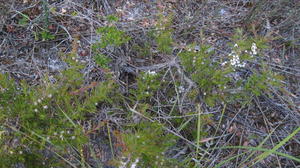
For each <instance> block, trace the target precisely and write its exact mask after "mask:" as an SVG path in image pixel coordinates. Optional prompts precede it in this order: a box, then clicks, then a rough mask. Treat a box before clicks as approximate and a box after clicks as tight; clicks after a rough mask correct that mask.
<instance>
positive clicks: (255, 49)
mask: <svg viewBox="0 0 300 168" xmlns="http://www.w3.org/2000/svg"><path fill="white" fill-rule="evenodd" d="M251 51H252V53H250V54H251V55H257V46H256V44H255V43H252V46H251Z"/></svg>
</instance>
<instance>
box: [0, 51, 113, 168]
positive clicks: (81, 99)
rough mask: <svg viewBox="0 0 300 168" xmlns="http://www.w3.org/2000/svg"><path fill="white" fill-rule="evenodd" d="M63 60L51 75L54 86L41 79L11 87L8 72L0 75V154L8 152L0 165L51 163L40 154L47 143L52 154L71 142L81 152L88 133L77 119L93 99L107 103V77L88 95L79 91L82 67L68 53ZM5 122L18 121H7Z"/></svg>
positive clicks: (93, 103) (62, 151)
mask: <svg viewBox="0 0 300 168" xmlns="http://www.w3.org/2000/svg"><path fill="white" fill-rule="evenodd" d="M65 61H66V62H67V63H68V64H69V65H72V66H70V68H68V69H66V70H64V71H63V72H62V75H61V76H57V82H56V83H55V84H50V82H49V81H48V80H47V78H45V79H44V84H41V85H39V86H29V85H27V84H26V82H21V83H19V84H18V85H17V84H16V82H15V81H14V80H12V79H10V78H9V77H8V75H6V74H1V75H0V88H1V91H0V107H1V108H0V123H1V125H3V129H2V130H1V139H0V145H1V148H0V149H1V150H2V151H1V153H2V154H4V153H5V155H9V156H3V157H6V158H7V160H1V161H0V165H13V164H14V163H17V162H20V163H24V164H25V165H31V167H32V166H33V167H39V165H41V164H42V163H43V162H45V163H46V165H47V166H50V165H53V163H52V162H51V163H50V162H49V159H48V158H47V157H46V156H43V153H42V150H44V149H48V147H50V146H51V147H52V148H53V151H54V154H57V155H66V154H68V155H69V154H71V153H69V152H68V150H66V149H67V148H70V147H71V146H72V147H75V148H77V149H78V150H81V148H82V147H83V145H84V144H85V143H86V142H87V140H88V137H86V136H85V134H84V130H83V128H82V127H81V125H79V124H77V123H78V121H80V120H84V119H85V116H86V114H87V113H93V112H95V111H96V110H97V109H96V106H97V103H100V102H106V103H112V95H110V93H111V92H112V90H113V89H114V84H113V83H112V81H107V82H104V83H99V84H97V85H95V86H94V88H93V89H92V91H91V92H90V93H88V92H87V91H85V90H83V91H82V90H81V87H82V85H83V78H82V75H81V73H80V69H81V68H82V67H83V65H81V64H80V63H78V61H76V59H74V57H73V56H72V54H71V55H69V56H67V58H65ZM18 88H20V89H18ZM8 120H17V121H18V123H17V124H16V125H15V124H10V123H9V122H7V121H8ZM8 130H10V131H8ZM13 139H17V140H18V142H19V143H18V144H17V146H15V145H14V146H12V145H11V144H9V143H8V142H10V141H11V140H13ZM25 149H26V151H25ZM20 152H21V153H22V154H20V155H18V156H17V155H16V153H20ZM11 156H13V157H11ZM37 156H38V157H37ZM13 158H14V159H13ZM32 159H34V160H32ZM35 159H36V160H35ZM32 164H34V165H32ZM62 164H65V162H62ZM8 167H10V166H8Z"/></svg>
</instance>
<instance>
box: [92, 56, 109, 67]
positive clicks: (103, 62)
mask: <svg viewBox="0 0 300 168" xmlns="http://www.w3.org/2000/svg"><path fill="white" fill-rule="evenodd" d="M94 59H95V62H96V64H98V65H99V66H100V67H102V68H107V69H108V68H109V66H108V64H109V63H110V62H111V59H110V58H109V57H107V56H105V55H103V54H96V55H95V56H94Z"/></svg>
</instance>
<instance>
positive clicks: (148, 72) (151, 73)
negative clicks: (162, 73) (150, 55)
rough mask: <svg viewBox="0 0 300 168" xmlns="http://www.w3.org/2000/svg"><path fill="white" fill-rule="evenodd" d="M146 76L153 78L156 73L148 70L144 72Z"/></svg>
mask: <svg viewBox="0 0 300 168" xmlns="http://www.w3.org/2000/svg"><path fill="white" fill-rule="evenodd" d="M146 74H148V75H153V76H154V75H156V72H155V71H150V70H149V71H147V72H146Z"/></svg>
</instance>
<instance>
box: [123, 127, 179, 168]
mask: <svg viewBox="0 0 300 168" xmlns="http://www.w3.org/2000/svg"><path fill="white" fill-rule="evenodd" d="M123 138H124V141H125V144H126V147H127V150H126V152H125V154H126V155H128V157H130V160H131V163H132V162H134V161H135V160H136V159H137V158H138V159H139V162H138V163H137V165H138V166H140V167H143V168H144V167H145V168H146V167H153V168H159V167H166V168H167V167H170V168H171V167H174V166H175V165H176V162H175V161H173V160H171V159H168V158H166V157H165V156H164V152H166V150H167V149H168V148H170V147H171V146H173V145H174V143H175V140H176V138H175V137H174V136H173V135H171V134H168V133H165V132H164V130H163V128H162V126H161V125H160V124H158V123H149V122H143V123H140V124H138V125H136V127H135V131H134V132H133V133H132V134H124V135H123Z"/></svg>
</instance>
